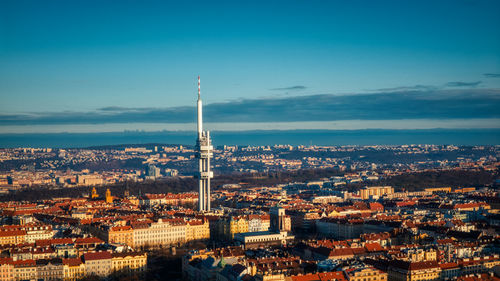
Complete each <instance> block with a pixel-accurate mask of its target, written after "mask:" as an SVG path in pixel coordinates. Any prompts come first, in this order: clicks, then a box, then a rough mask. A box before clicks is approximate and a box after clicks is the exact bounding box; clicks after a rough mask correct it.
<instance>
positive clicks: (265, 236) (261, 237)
mask: <svg viewBox="0 0 500 281" xmlns="http://www.w3.org/2000/svg"><path fill="white" fill-rule="evenodd" d="M293 239H294V236H291V235H288V232H286V231H283V232H278V233H275V232H269V231H263V232H246V233H237V234H236V235H235V236H234V240H236V241H239V242H240V243H241V244H243V245H244V247H245V249H252V248H259V247H263V246H271V245H286V243H287V241H288V240H293Z"/></svg>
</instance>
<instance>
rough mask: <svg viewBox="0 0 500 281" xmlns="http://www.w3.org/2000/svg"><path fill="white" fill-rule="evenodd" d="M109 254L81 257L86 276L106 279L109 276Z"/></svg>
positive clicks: (102, 253)
mask: <svg viewBox="0 0 500 281" xmlns="http://www.w3.org/2000/svg"><path fill="white" fill-rule="evenodd" d="M111 258H112V256H111V253H110V252H97V253H86V254H84V255H83V260H84V261H85V268H86V273H87V275H95V276H99V277H106V276H108V275H110V274H111V264H112V263H111Z"/></svg>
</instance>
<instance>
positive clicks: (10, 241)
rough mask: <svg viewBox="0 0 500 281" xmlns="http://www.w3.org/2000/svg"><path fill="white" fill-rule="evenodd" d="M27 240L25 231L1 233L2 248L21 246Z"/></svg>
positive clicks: (0, 242)
mask: <svg viewBox="0 0 500 281" xmlns="http://www.w3.org/2000/svg"><path fill="white" fill-rule="evenodd" d="M25 239H26V231H24V230H1V231H0V246H3V245H17V244H21V243H24V242H25Z"/></svg>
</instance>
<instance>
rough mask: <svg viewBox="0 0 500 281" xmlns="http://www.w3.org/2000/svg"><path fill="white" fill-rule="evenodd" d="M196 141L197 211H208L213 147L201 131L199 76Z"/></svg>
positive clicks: (205, 134)
mask: <svg viewBox="0 0 500 281" xmlns="http://www.w3.org/2000/svg"><path fill="white" fill-rule="evenodd" d="M197 106H198V139H197V140H196V157H197V158H198V174H197V176H198V210H199V211H200V212H209V211H210V179H211V178H213V177H214V174H213V172H212V171H210V158H212V156H213V152H212V151H213V149H214V148H213V146H212V141H211V140H210V132H209V131H203V113H202V107H203V105H202V102H201V91H200V76H198V102H197Z"/></svg>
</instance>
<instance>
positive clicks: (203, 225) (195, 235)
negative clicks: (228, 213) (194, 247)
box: [186, 219, 210, 242]
mask: <svg viewBox="0 0 500 281" xmlns="http://www.w3.org/2000/svg"><path fill="white" fill-rule="evenodd" d="M207 239H210V225H209V223H208V221H207V220H198V219H196V220H190V221H188V222H187V224H186V242H188V241H193V240H207Z"/></svg>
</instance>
